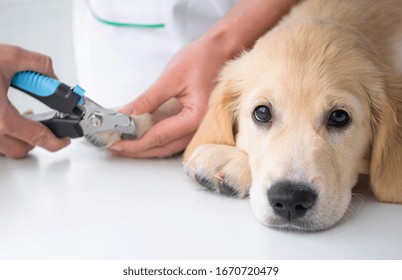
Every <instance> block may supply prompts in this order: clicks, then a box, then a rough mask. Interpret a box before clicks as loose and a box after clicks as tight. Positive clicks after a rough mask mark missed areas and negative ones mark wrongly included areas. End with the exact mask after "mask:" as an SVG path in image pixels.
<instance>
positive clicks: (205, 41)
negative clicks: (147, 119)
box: [111, 37, 228, 158]
mask: <svg viewBox="0 0 402 280" xmlns="http://www.w3.org/2000/svg"><path fill="white" fill-rule="evenodd" d="M227 58H228V55H227V52H226V50H225V48H224V47H223V46H222V45H219V44H218V42H217V40H216V38H210V37H201V38H200V39H198V40H196V41H194V42H193V43H191V44H189V45H188V46H186V47H184V48H183V49H182V50H181V51H179V52H178V53H177V54H176V55H175V56H174V57H173V58H172V59H171V61H170V62H169V63H168V65H167V67H166V68H165V70H164V71H163V73H162V74H161V76H160V77H159V79H158V80H157V81H156V82H155V83H154V84H153V85H152V86H151V87H150V88H149V89H148V90H147V91H146V92H144V93H143V94H142V95H141V96H139V97H138V98H137V99H136V100H134V101H133V102H131V103H128V104H127V105H126V106H125V107H123V108H122V109H121V111H122V112H123V113H126V114H130V115H131V114H133V115H140V114H143V113H148V112H152V113H153V116H154V119H155V118H156V119H157V123H156V124H155V125H154V126H153V127H152V128H151V129H150V130H148V131H147V132H146V133H145V134H144V135H143V136H142V137H141V138H140V139H137V140H121V141H119V142H117V143H115V144H114V145H112V146H111V150H112V151H113V153H114V154H116V155H121V156H126V157H134V158H149V157H166V156H171V155H174V154H176V153H178V152H180V151H182V150H183V149H184V148H185V147H186V146H187V144H188V143H189V142H190V140H191V138H192V136H193V135H194V133H195V131H196V130H197V128H198V126H199V124H200V122H201V120H202V118H203V116H204V115H205V113H206V110H207V106H208V99H209V96H210V93H211V91H212V89H213V87H214V85H215V79H216V77H217V75H218V72H219V70H220V68H221V67H222V65H223V63H224V62H225V60H226V59H227ZM171 98H175V99H176V100H177V101H178V102H179V103H180V104H181V108H179V109H178V107H177V106H170V105H167V106H162V107H160V106H161V104H163V103H165V102H166V101H167V100H169V99H171ZM170 103H172V102H170Z"/></svg>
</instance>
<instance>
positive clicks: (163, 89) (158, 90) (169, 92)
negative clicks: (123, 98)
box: [119, 75, 183, 115]
mask: <svg viewBox="0 0 402 280" xmlns="http://www.w3.org/2000/svg"><path fill="white" fill-rule="evenodd" d="M182 90H183V89H181V88H178V87H177V85H176V84H175V83H173V82H172V79H170V78H169V77H168V75H162V76H161V77H160V78H159V79H158V80H157V81H156V82H155V83H154V84H153V85H152V86H151V87H150V88H148V89H147V90H146V91H145V92H144V93H143V94H141V95H140V96H138V97H137V98H136V99H135V100H134V101H132V102H130V103H128V104H127V105H125V106H124V107H123V108H121V109H120V110H119V111H121V112H122V113H125V114H129V115H134V114H135V115H140V114H144V113H152V112H154V111H155V110H156V109H157V108H158V107H159V106H160V105H162V104H163V103H165V102H166V101H167V100H169V99H170V98H172V97H175V96H177V95H178V94H180V92H181V91H182Z"/></svg>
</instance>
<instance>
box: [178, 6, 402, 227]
mask: <svg viewBox="0 0 402 280" xmlns="http://www.w3.org/2000/svg"><path fill="white" fill-rule="evenodd" d="M401 126H402V1H400V0H381V1H377V0H371V1H370V0H306V1H303V2H301V3H300V4H299V5H297V6H295V7H294V8H293V9H292V10H291V12H290V13H289V14H288V15H287V16H286V17H285V18H284V19H283V20H282V21H281V22H280V23H279V24H278V25H277V26H276V27H275V28H273V29H272V30H270V31H269V32H268V33H266V34H265V35H264V36H262V37H261V38H260V39H259V40H258V41H257V42H256V43H255V45H254V47H253V48H252V49H251V50H249V51H247V52H245V53H243V54H242V55H241V56H240V57H238V58H237V59H235V60H233V61H230V62H228V63H227V64H226V66H225V67H224V69H223V70H222V72H221V75H220V78H219V82H218V84H217V86H216V88H215V90H214V91H213V93H212V95H211V99H210V108H209V111H208V113H207V115H206V116H205V118H204V120H203V122H202V124H201V126H200V128H199V130H198V131H197V133H196V135H195V136H194V138H193V140H192V141H191V143H190V145H189V146H188V148H187V150H186V152H185V155H184V164H185V167H186V169H187V172H188V174H189V175H190V176H191V177H192V178H194V179H195V180H196V181H197V182H198V183H199V184H201V185H202V186H204V187H206V188H208V189H211V190H215V191H217V192H219V193H225V194H228V195H233V196H245V195H248V194H249V196H250V203H251V208H252V210H253V212H254V214H255V216H256V217H257V218H258V220H259V221H261V222H262V223H264V224H266V225H268V226H271V227H275V228H283V229H295V230H305V231H314V230H323V229H327V228H329V227H331V226H333V225H335V224H336V223H337V222H338V221H339V220H340V219H341V218H342V216H343V215H344V214H345V211H346V210H347V207H348V205H349V203H350V200H351V194H352V188H353V187H354V185H355V184H356V182H357V180H358V176H359V174H369V176H370V182H371V187H372V190H373V192H374V194H375V195H376V197H377V198H378V199H379V200H380V201H384V202H391V203H402V127H401Z"/></svg>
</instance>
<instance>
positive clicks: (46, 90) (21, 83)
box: [11, 71, 85, 113]
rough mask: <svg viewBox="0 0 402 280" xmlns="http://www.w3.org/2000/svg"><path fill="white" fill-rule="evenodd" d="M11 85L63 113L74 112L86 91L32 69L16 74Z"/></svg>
mask: <svg viewBox="0 0 402 280" xmlns="http://www.w3.org/2000/svg"><path fill="white" fill-rule="evenodd" d="M11 86H12V87H15V88H17V89H19V90H21V91H23V92H25V93H27V94H29V95H30V96H32V97H34V98H36V99H37V100H39V101H40V102H42V103H43V104H46V105H47V106H49V107H50V108H52V109H55V110H57V111H60V112H63V113H72V112H73V110H74V109H75V107H76V105H81V104H83V100H82V96H83V95H84V93H85V91H84V90H83V89H82V88H80V87H79V86H76V87H74V88H71V87H69V86H68V85H66V84H63V83H61V82H60V81H58V80H55V79H53V78H50V77H48V76H45V75H43V74H40V73H36V72H32V71H22V72H18V73H17V74H15V75H14V77H13V79H12V80H11Z"/></svg>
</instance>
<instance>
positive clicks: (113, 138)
mask: <svg viewBox="0 0 402 280" xmlns="http://www.w3.org/2000/svg"><path fill="white" fill-rule="evenodd" d="M132 118H133V121H134V123H135V134H134V135H130V137H129V138H125V137H124V135H122V134H121V133H119V132H115V131H113V132H110V131H105V132H101V133H97V134H93V135H87V136H86V139H87V140H88V141H89V142H91V144H93V145H95V146H97V147H99V148H107V147H109V146H111V145H112V144H113V143H115V142H117V141H119V140H120V139H136V138H139V137H141V136H142V135H143V134H144V133H145V132H146V131H147V130H148V129H149V128H151V126H152V125H153V124H154V121H153V118H152V116H151V115H150V114H142V115H134V116H132Z"/></svg>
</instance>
